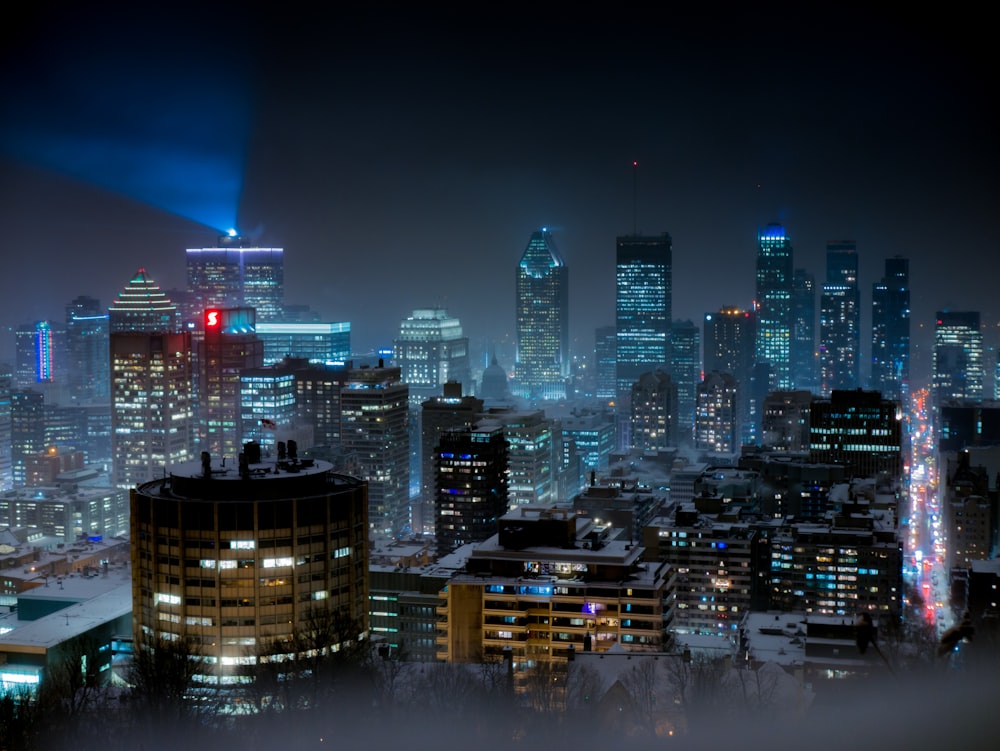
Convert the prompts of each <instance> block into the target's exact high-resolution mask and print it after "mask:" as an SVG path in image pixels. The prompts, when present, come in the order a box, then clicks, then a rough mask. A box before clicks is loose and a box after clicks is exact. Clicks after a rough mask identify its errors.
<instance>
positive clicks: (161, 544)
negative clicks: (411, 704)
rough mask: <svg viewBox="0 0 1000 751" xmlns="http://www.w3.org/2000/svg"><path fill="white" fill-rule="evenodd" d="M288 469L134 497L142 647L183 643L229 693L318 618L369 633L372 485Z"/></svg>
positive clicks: (195, 477) (182, 478)
mask: <svg viewBox="0 0 1000 751" xmlns="http://www.w3.org/2000/svg"><path fill="white" fill-rule="evenodd" d="M288 469H289V465H287V464H286V465H285V466H283V467H279V466H278V465H273V464H272V465H268V466H264V465H251V467H250V470H249V472H247V473H246V476H244V477H240V475H239V473H238V471H237V470H236V468H235V467H232V466H230V468H229V469H228V470H227V469H224V468H221V467H216V466H213V467H212V471H211V475H210V477H206V476H205V474H204V470H203V469H202V467H201V465H187V466H186V467H184V468H182V469H181V471H179V472H176V473H173V474H171V475H170V477H169V478H166V479H162V480H157V481H153V482H149V483H146V484H144V485H141V486H139V487H138V488H135V489H133V490H132V492H131V531H132V541H133V545H132V569H133V580H132V582H133V583H132V588H133V593H132V594H133V616H132V617H133V629H134V630H133V633H134V634H135V639H136V642H137V644H142V643H144V642H145V643H151V642H154V641H155V640H157V639H167V640H178V639H187V640H189V642H190V643H191V644H192V647H193V648H194V650H196V651H197V652H198V653H200V654H201V655H202V656H203V657H204V658H206V660H205V662H206V671H205V673H206V675H205V677H204V679H208V680H211V678H210V676H211V675H213V674H214V675H220V676H222V682H224V683H226V682H231V681H232V680H233V678H232V677H231V676H234V675H237V674H240V673H244V672H249V670H250V668H249V667H248V666H252V665H253V664H254V662H255V659H254V657H255V655H257V654H258V653H261V652H265V651H271V650H274V649H275V648H278V649H279V651H280V645H281V643H282V642H283V641H284V640H286V639H288V638H289V637H291V636H292V635H293V634H295V633H296V632H297V631H298V632H303V631H308V630H309V628H310V627H312V626H313V625H314V624H315V623H316V618H317V617H321V618H325V617H326V616H332V617H335V618H337V619H340V618H344V619H350V621H351V622H352V623H355V624H357V627H358V636H360V635H362V634H364V633H366V632H367V630H368V578H367V569H368V549H367V548H368V543H367V539H368V537H367V535H368V518H367V517H368V498H367V484H366V483H364V482H363V481H360V480H357V479H354V478H349V477H345V476H343V475H337V474H335V473H333V472H332V471H330V465H329V464H326V463H325V462H316V463H315V464H313V465H311V466H306V463H303V465H297V464H296V465H291V469H292V470H293V471H287V470H288ZM184 470H190V471H184ZM281 470H285V471H281ZM208 666H214V667H211V668H209V667H208Z"/></svg>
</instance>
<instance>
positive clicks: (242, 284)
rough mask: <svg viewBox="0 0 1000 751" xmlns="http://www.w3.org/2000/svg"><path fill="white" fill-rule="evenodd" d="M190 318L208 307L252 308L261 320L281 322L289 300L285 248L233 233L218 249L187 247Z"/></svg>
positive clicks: (225, 236) (194, 317) (222, 237)
mask: <svg viewBox="0 0 1000 751" xmlns="http://www.w3.org/2000/svg"><path fill="white" fill-rule="evenodd" d="M187 280H188V289H190V290H191V292H192V298H193V299H192V306H193V307H192V310H190V311H188V318H189V319H190V320H197V318H198V317H199V315H200V313H201V311H203V310H205V309H207V308H241V307H250V308H254V309H256V311H257V320H259V321H261V322H265V321H266V322H271V321H281V319H282V315H283V312H284V300H285V255H284V249H282V248H261V247H257V246H256V245H253V244H252V243H251V242H250V241H249V240H248V239H246V238H243V237H240V236H239V235H237V234H235V233H233V234H230V235H223V236H221V237H220V238H219V243H218V245H217V246H216V247H214V248H189V249H188V250H187Z"/></svg>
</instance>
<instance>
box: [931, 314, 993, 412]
mask: <svg viewBox="0 0 1000 751" xmlns="http://www.w3.org/2000/svg"><path fill="white" fill-rule="evenodd" d="M983 374H984V365H983V335H982V332H980V330H979V312H978V311H950V310H945V311H939V312H938V314H937V318H936V325H935V327H934V373H933V387H934V398H935V401H936V402H937V404H938V405H942V404H944V403H945V402H947V401H950V400H953V399H957V400H968V401H974V402H978V401H981V400H982V398H983Z"/></svg>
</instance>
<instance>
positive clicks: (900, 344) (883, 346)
mask: <svg viewBox="0 0 1000 751" xmlns="http://www.w3.org/2000/svg"><path fill="white" fill-rule="evenodd" d="M909 382H910V261H909V259H908V258H902V257H900V256H895V257H893V258H887V259H885V274H884V275H883V277H882V279H881V280H880V281H878V282H875V283H874V284H873V285H872V380H871V385H872V388H873V389H875V390H876V391H881V392H882V395H883V396H884V397H886V398H887V399H902V398H903V397H904V396H905V394H906V393H907V390H908V387H909Z"/></svg>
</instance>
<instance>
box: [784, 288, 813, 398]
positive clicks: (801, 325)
mask: <svg viewBox="0 0 1000 751" xmlns="http://www.w3.org/2000/svg"><path fill="white" fill-rule="evenodd" d="M789 357H790V358H791V370H792V383H794V384H795V388H797V389H801V390H804V391H813V392H815V391H818V390H819V371H818V369H817V368H816V278H815V277H814V276H813V275H812V274H810V273H809V272H808V271H806V270H805V269H795V271H794V272H793V274H792V343H791V347H790V351H789Z"/></svg>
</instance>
